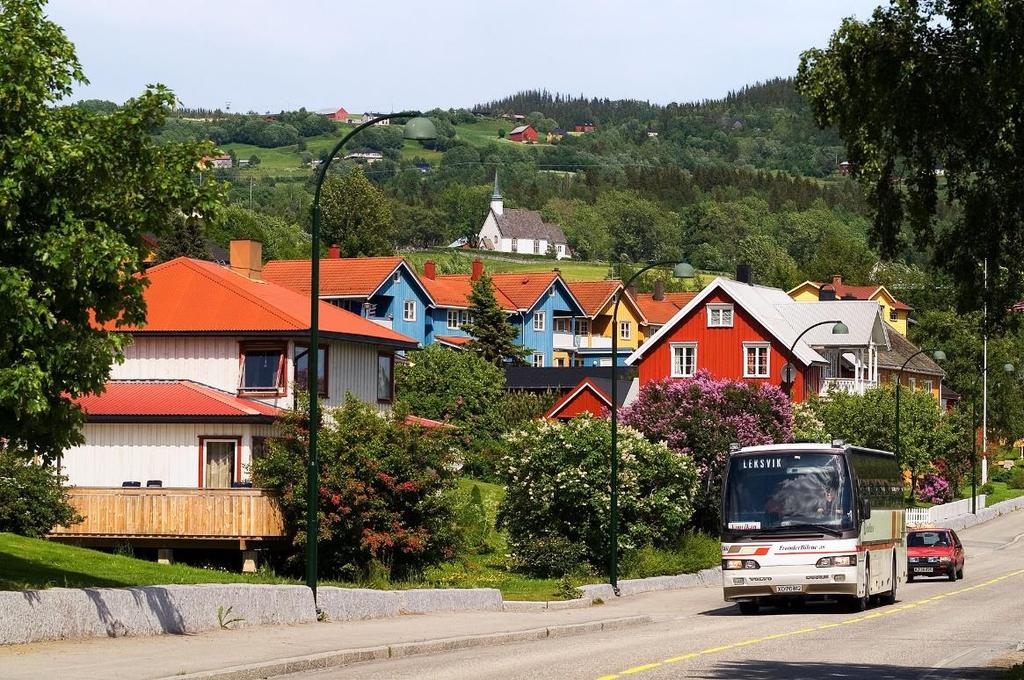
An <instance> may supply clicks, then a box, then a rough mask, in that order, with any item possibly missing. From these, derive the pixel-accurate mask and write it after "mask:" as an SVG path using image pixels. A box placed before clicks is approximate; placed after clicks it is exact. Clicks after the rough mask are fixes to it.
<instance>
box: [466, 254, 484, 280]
mask: <svg viewBox="0 0 1024 680" xmlns="http://www.w3.org/2000/svg"><path fill="white" fill-rule="evenodd" d="M483 275H484V263H483V260H481V259H480V258H479V257H476V258H473V273H472V274H471V275H470V277H469V280H470V281H479V280H480V277H481V276H483Z"/></svg>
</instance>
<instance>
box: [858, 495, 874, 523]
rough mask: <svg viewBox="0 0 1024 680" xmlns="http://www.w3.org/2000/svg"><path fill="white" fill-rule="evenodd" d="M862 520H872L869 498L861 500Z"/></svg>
mask: <svg viewBox="0 0 1024 680" xmlns="http://www.w3.org/2000/svg"><path fill="white" fill-rule="evenodd" d="M860 518H861V519H862V520H865V519H871V501H869V500H868V499H867V498H861V499H860Z"/></svg>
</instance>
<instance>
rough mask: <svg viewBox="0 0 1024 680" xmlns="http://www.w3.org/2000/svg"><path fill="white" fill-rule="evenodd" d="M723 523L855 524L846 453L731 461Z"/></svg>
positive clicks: (759, 527)
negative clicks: (842, 454) (844, 455)
mask: <svg viewBox="0 0 1024 680" xmlns="http://www.w3.org/2000/svg"><path fill="white" fill-rule="evenodd" d="M722 521H723V525H724V527H725V528H726V529H728V530H730V531H764V530H773V529H781V528H786V527H792V528H794V529H799V528H800V527H806V528H814V527H818V528H822V527H827V528H828V529H832V530H835V531H842V530H844V529H852V528H854V527H855V524H854V518H853V490H852V486H851V484H850V475H849V474H848V472H847V469H846V463H845V460H844V458H843V456H841V455H836V454H828V453H803V452H786V451H778V452H774V451H773V452H771V453H764V454H758V455H745V456H734V457H733V458H731V459H730V461H729V474H728V476H727V480H726V490H725V507H724V508H723V519H722Z"/></svg>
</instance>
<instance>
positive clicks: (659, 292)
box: [653, 279, 665, 301]
mask: <svg viewBox="0 0 1024 680" xmlns="http://www.w3.org/2000/svg"><path fill="white" fill-rule="evenodd" d="M653 297H654V299H655V300H659V301H660V300H664V299H665V279H654V296H653Z"/></svg>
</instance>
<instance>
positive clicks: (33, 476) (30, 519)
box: [0, 449, 82, 538]
mask: <svg viewBox="0 0 1024 680" xmlns="http://www.w3.org/2000/svg"><path fill="white" fill-rule="evenodd" d="M64 481H65V478H64V477H62V476H61V475H60V473H59V472H58V471H57V467H56V466H55V465H37V464H36V463H34V462H32V461H30V460H27V459H25V458H24V457H23V456H20V455H17V454H16V453H14V452H12V451H9V450H3V449H0V532H4V531H6V532H10V533H12V534H20V535H22V536H32V537H34V538H42V537H43V536H45V535H46V534H47V533H49V532H50V530H51V529H53V527H55V526H57V525H58V524H62V525H64V526H71V525H72V524H74V523H75V522H80V521H81V520H82V517H81V516H80V515H79V514H78V512H77V511H76V510H75V509H74V507H72V505H71V504H70V503H69V502H68V493H67V490H66V489H65V488H64Z"/></svg>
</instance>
